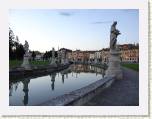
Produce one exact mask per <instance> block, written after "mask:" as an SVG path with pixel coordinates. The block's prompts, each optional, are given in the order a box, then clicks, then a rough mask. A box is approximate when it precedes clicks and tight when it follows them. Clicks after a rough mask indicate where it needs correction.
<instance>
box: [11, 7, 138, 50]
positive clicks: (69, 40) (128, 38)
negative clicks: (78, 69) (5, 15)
mask: <svg viewBox="0 0 152 119" xmlns="http://www.w3.org/2000/svg"><path fill="white" fill-rule="evenodd" d="M113 21H117V22H118V24H117V29H119V30H120V32H121V35H120V36H118V43H119V44H124V43H138V42H139V13H138V10H133V9H130V10H129V9H117V10H116V9H115V10H113V9H111V10H108V9H107V10H106V9H73V10H71V9H64V10H62V9H56V10H55V9H52V10H51V9H50V10H49V9H38V10H37V9H33V10H10V12H9V26H10V27H11V28H12V30H13V31H14V33H15V34H16V35H18V37H19V41H20V42H21V43H22V44H24V42H25V40H27V41H28V42H29V47H30V50H39V51H41V52H45V51H48V50H51V49H52V47H54V48H55V49H56V50H57V49H58V47H59V48H62V47H65V48H68V49H72V50H76V49H80V50H100V49H102V48H106V47H109V41H110V39H109V38H110V27H111V24H112V22H113Z"/></svg>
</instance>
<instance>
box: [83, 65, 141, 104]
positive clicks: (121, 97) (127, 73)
mask: <svg viewBox="0 0 152 119" xmlns="http://www.w3.org/2000/svg"><path fill="white" fill-rule="evenodd" d="M123 76H124V79H123V80H116V81H115V82H114V83H113V84H112V85H111V87H109V88H108V89H106V90H104V91H103V92H102V93H100V94H98V95H96V96H95V97H94V98H93V99H91V100H90V101H89V102H87V103H86V104H84V105H85V106H138V105H139V73H138V72H136V71H134V70H131V69H128V68H123Z"/></svg>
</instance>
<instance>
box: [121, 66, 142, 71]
mask: <svg viewBox="0 0 152 119" xmlns="http://www.w3.org/2000/svg"><path fill="white" fill-rule="evenodd" d="M122 66H124V67H127V68H130V69H133V70H135V71H138V72H139V64H122Z"/></svg>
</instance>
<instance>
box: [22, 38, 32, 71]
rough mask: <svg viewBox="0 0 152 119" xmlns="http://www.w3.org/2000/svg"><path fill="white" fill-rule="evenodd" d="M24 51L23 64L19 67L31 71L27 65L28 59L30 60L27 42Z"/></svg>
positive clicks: (28, 64)
mask: <svg viewBox="0 0 152 119" xmlns="http://www.w3.org/2000/svg"><path fill="white" fill-rule="evenodd" d="M24 50H25V54H24V57H23V63H22V65H21V66H22V67H24V68H25V69H27V70H28V69H31V67H30V63H29V58H30V53H29V44H28V42H27V41H25V44H24Z"/></svg>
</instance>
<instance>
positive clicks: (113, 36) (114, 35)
mask: <svg viewBox="0 0 152 119" xmlns="http://www.w3.org/2000/svg"><path fill="white" fill-rule="evenodd" d="M116 25H117V22H116V21H114V22H113V24H112V26H111V30H110V49H115V48H116V43H117V36H118V35H120V31H119V30H118V29H116Z"/></svg>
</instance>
